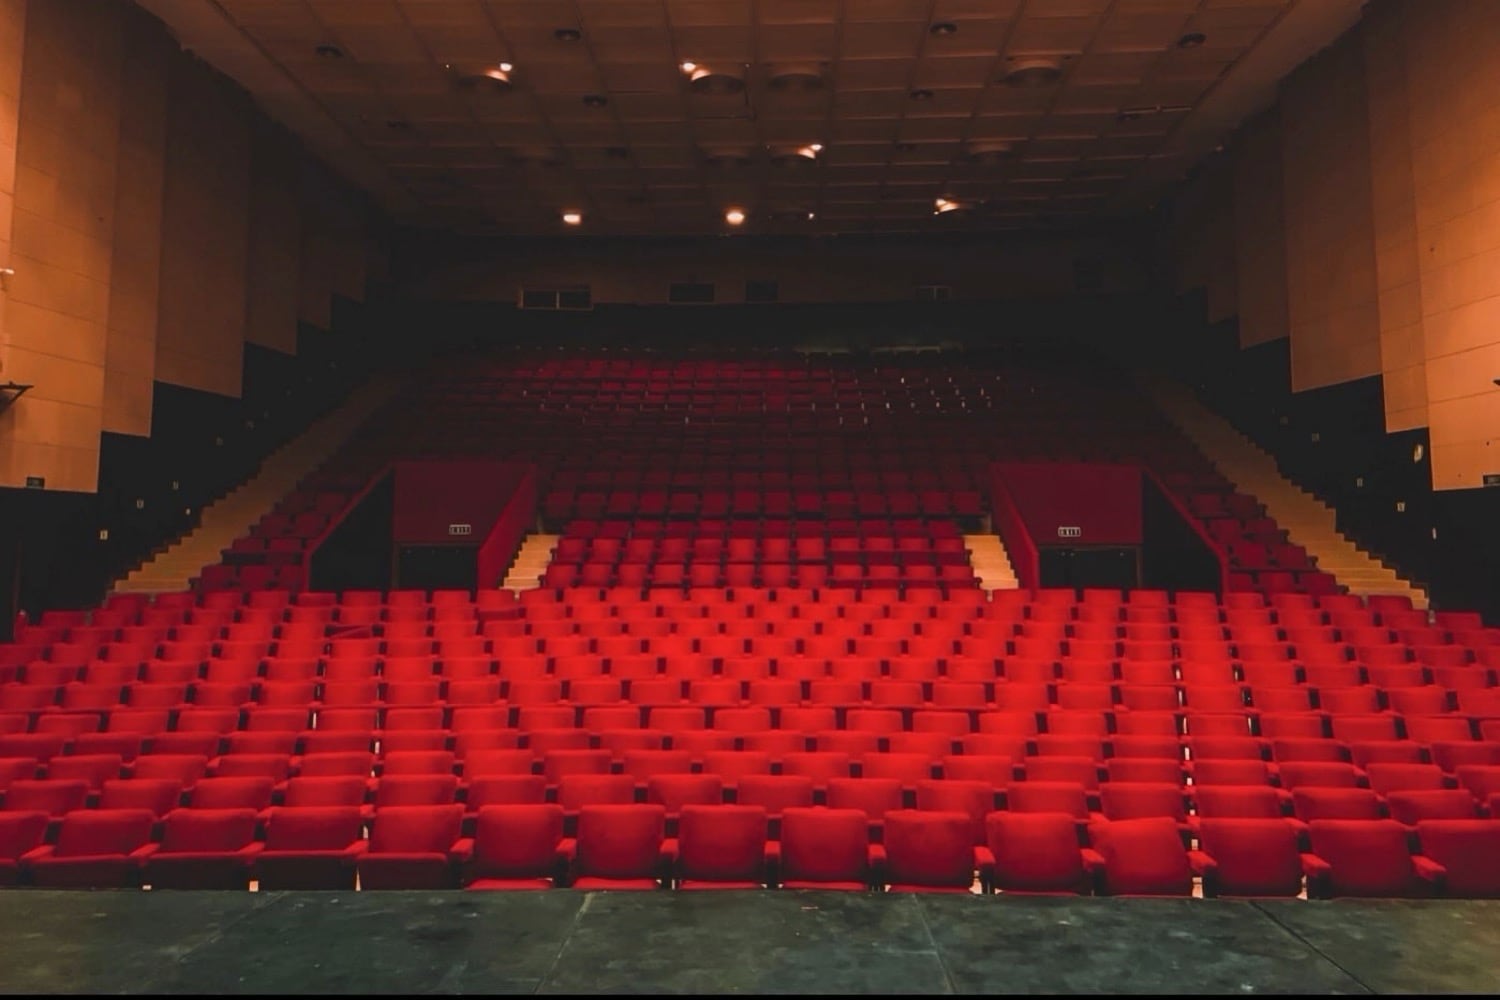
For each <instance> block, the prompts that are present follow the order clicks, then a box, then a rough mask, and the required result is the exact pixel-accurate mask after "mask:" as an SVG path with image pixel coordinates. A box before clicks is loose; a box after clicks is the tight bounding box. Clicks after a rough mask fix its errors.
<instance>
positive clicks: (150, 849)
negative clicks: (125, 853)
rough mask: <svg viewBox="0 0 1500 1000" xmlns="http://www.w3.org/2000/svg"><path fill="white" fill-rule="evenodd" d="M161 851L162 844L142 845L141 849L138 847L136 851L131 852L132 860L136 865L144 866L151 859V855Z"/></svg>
mask: <svg viewBox="0 0 1500 1000" xmlns="http://www.w3.org/2000/svg"><path fill="white" fill-rule="evenodd" d="M159 850H161V845H160V844H142V845H141V846H140V847H137V848H136V849H135V850H133V851H131V852H130V860H131V861H134V862H135V863H136V864H142V863H144V862H145V860H146V859H147V858H149V857H151V855H153V854H155V853H156V852H157V851H159Z"/></svg>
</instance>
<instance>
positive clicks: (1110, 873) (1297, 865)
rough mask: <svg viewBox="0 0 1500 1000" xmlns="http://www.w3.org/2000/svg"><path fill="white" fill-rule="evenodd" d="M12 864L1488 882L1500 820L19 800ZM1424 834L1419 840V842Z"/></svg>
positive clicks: (131, 876) (317, 874)
mask: <svg viewBox="0 0 1500 1000" xmlns="http://www.w3.org/2000/svg"><path fill="white" fill-rule="evenodd" d="M6 820H7V821H6V822H5V825H4V826H0V847H6V848H9V850H7V851H6V853H7V854H17V852H18V849H20V848H23V847H25V845H26V844H27V843H28V841H30V842H33V846H31V847H30V849H27V850H21V851H19V853H18V856H17V857H16V860H14V861H11V862H9V863H8V864H7V866H6V867H5V868H0V872H3V873H5V874H9V875H10V876H11V878H12V879H13V880H14V881H24V882H25V883H27V884H36V885H57V886H93V887H116V888H120V887H129V886H132V885H140V884H146V885H150V886H151V887H153V888H179V887H181V888H220V889H222V888H242V889H243V888H248V886H249V883H250V881H251V880H252V879H254V880H255V881H257V882H258V883H259V886H260V888H262V889H272V890H274V889H311V888H322V889H353V888H355V885H356V881H357V882H358V883H359V884H360V886H361V887H362V888H365V889H442V888H452V887H455V886H457V885H463V886H465V887H467V888H471V889H488V890H495V889H539V888H550V887H553V886H572V887H574V888H577V889H584V890H588V889H617V890H618V889H647V890H650V889H659V888H664V887H668V886H672V887H676V888H678V889H709V888H735V889H756V888H765V887H775V886H780V887H784V888H788V889H825V890H827V889H835V890H847V891H867V890H886V891H950V892H971V891H974V889H975V888H976V886H977V887H978V888H979V889H980V890H981V891H985V892H989V891H1002V892H1064V893H1080V892H1089V891H1094V890H1096V891H1099V892H1101V893H1104V894H1111V895H1180V896H1186V895H1190V894H1192V892H1193V889H1194V882H1195V880H1201V882H1202V891H1203V892H1204V894H1205V895H1240V896H1296V895H1299V894H1301V893H1302V892H1303V891H1304V889H1303V886H1304V877H1305V879H1306V886H1307V889H1306V891H1307V893H1308V894H1309V895H1316V896H1333V895H1353V896H1428V895H1446V896H1455V897H1469V896H1491V895H1495V894H1497V893H1500V865H1497V864H1496V863H1495V862H1494V860H1493V859H1494V858H1495V856H1496V855H1497V854H1500V851H1497V850H1496V848H1497V846H1500V827H1497V826H1496V825H1494V824H1490V823H1483V822H1475V821H1464V820H1434V821H1423V822H1420V823H1418V824H1417V826H1416V829H1415V831H1414V832H1409V831H1408V830H1407V829H1406V828H1404V827H1402V826H1401V825H1400V824H1397V823H1394V822H1391V821H1387V820H1314V821H1313V822H1311V823H1309V824H1308V840H1309V847H1310V848H1311V850H1310V851H1308V852H1302V851H1300V850H1299V846H1300V845H1299V844H1298V841H1297V836H1296V833H1295V832H1294V830H1293V828H1292V827H1291V826H1290V825H1289V824H1287V823H1284V822H1282V821H1279V820H1274V819H1270V820H1254V819H1248V820H1246V819H1240V820H1235V819H1225V820H1209V821H1205V822H1204V823H1203V824H1202V826H1201V828H1200V830H1199V831H1198V839H1197V840H1196V844H1197V846H1196V847H1195V848H1193V849H1191V850H1190V849H1189V848H1188V846H1187V843H1188V842H1185V841H1184V840H1183V838H1182V836H1181V833H1180V832H1179V830H1178V828H1177V826H1176V825H1175V824H1174V823H1173V822H1172V821H1171V820H1170V819H1165V818H1147V819H1131V820H1114V821H1105V822H1096V823H1092V824H1090V825H1089V826H1088V827H1087V831H1086V833H1085V835H1084V837H1083V838H1080V837H1079V836H1078V835H1077V834H1076V833H1075V832H1074V830H1073V824H1072V820H1071V818H1070V817H1067V816H1066V815H1060V814H1054V813H1039V814H1032V815H1025V814H1015V813H1008V812H992V813H989V814H987V815H985V816H984V818H983V820H982V823H981V824H980V826H979V827H978V829H977V830H976V826H975V823H974V821H973V819H972V817H971V816H970V815H968V814H966V813H964V812H957V811H953V812H948V811H932V812H924V811H921V810H906V809H902V810H894V811H891V812H888V813H887V814H886V815H885V817H884V820H883V823H882V835H881V839H880V841H879V842H878V843H876V842H872V840H871V838H870V833H869V825H868V822H867V819H866V816H865V814H864V813H863V812H862V811H860V810H856V809H838V808H793V809H788V810H786V811H785V812H784V813H783V814H782V815H781V817H780V818H779V821H778V822H777V824H776V829H775V831H774V833H775V836H774V839H773V837H772V827H771V822H770V819H769V817H768V816H767V814H766V812H765V810H764V809H761V808H758V807H755V806H738V805H717V806H715V805H708V806H687V807H685V808H684V809H683V813H682V816H681V817H680V820H679V822H678V825H677V830H676V831H675V833H676V835H675V836H673V837H671V838H668V836H667V817H666V810H665V808H664V807H663V806H660V805H653V804H645V803H641V804H628V805H592V806H587V807H584V808H583V809H582V810H580V812H579V815H578V818H577V828H576V835H575V836H571V837H570V836H567V835H566V834H565V832H564V825H563V812H562V809H561V807H560V806H557V805H555V804H554V805H546V804H542V805H513V806H499V805H496V806H489V807H486V808H485V809H483V810H481V811H480V813H479V815H478V817H477V820H476V823H475V829H474V834H473V836H472V838H469V837H463V836H462V831H461V822H462V809H461V807H458V806H446V807H444V806H429V807H420V806H419V807H388V808H387V809H384V810H379V811H377V813H376V815H375V816H374V819H373V822H372V823H371V824H370V825H369V828H368V839H366V822H365V818H364V816H363V815H362V813H361V811H360V810H359V809H358V808H355V807H323V808H304V809H296V808H278V809H275V810H273V811H272V812H271V814H270V816H269V817H268V818H267V819H266V821H265V823H264V839H257V837H256V833H257V832H258V830H257V816H256V814H255V812H254V811H252V810H196V811H195V810H179V811H174V812H172V813H169V814H168V816H167V817H166V819H165V820H164V821H163V822H162V824H161V828H162V829H161V836H160V839H159V840H156V839H153V837H152V833H153V829H154V826H155V824H154V819H153V817H152V816H151V814H150V813H149V812H146V811H143V810H108V811H100V812H95V813H86V814H76V815H74V816H70V817H68V818H67V819H66V820H64V822H63V823H62V825H61V827H60V829H59V832H58V835H57V839H56V841H55V843H51V844H41V843H40V840H41V836H40V834H39V832H38V831H39V827H40V826H41V825H43V824H44V818H41V817H38V816H37V815H35V814H19V815H16V816H11V817H6ZM1414 850H1415V851H1416V852H1418V853H1414Z"/></svg>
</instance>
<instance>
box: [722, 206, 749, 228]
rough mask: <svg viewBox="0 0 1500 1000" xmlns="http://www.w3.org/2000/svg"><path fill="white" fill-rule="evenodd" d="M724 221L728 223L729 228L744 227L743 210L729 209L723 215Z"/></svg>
mask: <svg viewBox="0 0 1500 1000" xmlns="http://www.w3.org/2000/svg"><path fill="white" fill-rule="evenodd" d="M724 221H725V222H727V223H729V224H730V225H731V226H740V225H744V222H745V211H744V209H741V208H731V209H729V210H728V211H727V212H725V213H724Z"/></svg>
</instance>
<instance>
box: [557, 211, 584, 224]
mask: <svg viewBox="0 0 1500 1000" xmlns="http://www.w3.org/2000/svg"><path fill="white" fill-rule="evenodd" d="M562 220H563V222H565V223H566V224H567V225H570V226H581V225H583V213H582V212H573V211H569V212H564V213H563V214H562Z"/></svg>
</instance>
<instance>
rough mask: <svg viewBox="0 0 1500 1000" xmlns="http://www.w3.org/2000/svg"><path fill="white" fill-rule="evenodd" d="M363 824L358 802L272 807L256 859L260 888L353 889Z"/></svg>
mask: <svg viewBox="0 0 1500 1000" xmlns="http://www.w3.org/2000/svg"><path fill="white" fill-rule="evenodd" d="M199 787H200V788H201V787H202V782H200V783H199ZM363 824H364V820H363V816H362V814H361V811H360V809H359V807H358V806H318V807H308V808H287V807H285V806H275V807H272V809H271V811H270V815H269V816H268V818H267V819H266V838H265V843H266V847H265V850H264V851H262V852H261V854H260V856H259V857H258V858H256V861H255V873H256V878H257V879H259V881H260V885H261V888H262V889H346V890H349V889H353V888H354V881H355V863H356V861H357V860H358V858H359V856H360V855H362V854H363V853H364V852H365V850H366V848H367V846H368V845H367V844H366V842H365V840H364V839H363V836H362V833H363Z"/></svg>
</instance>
